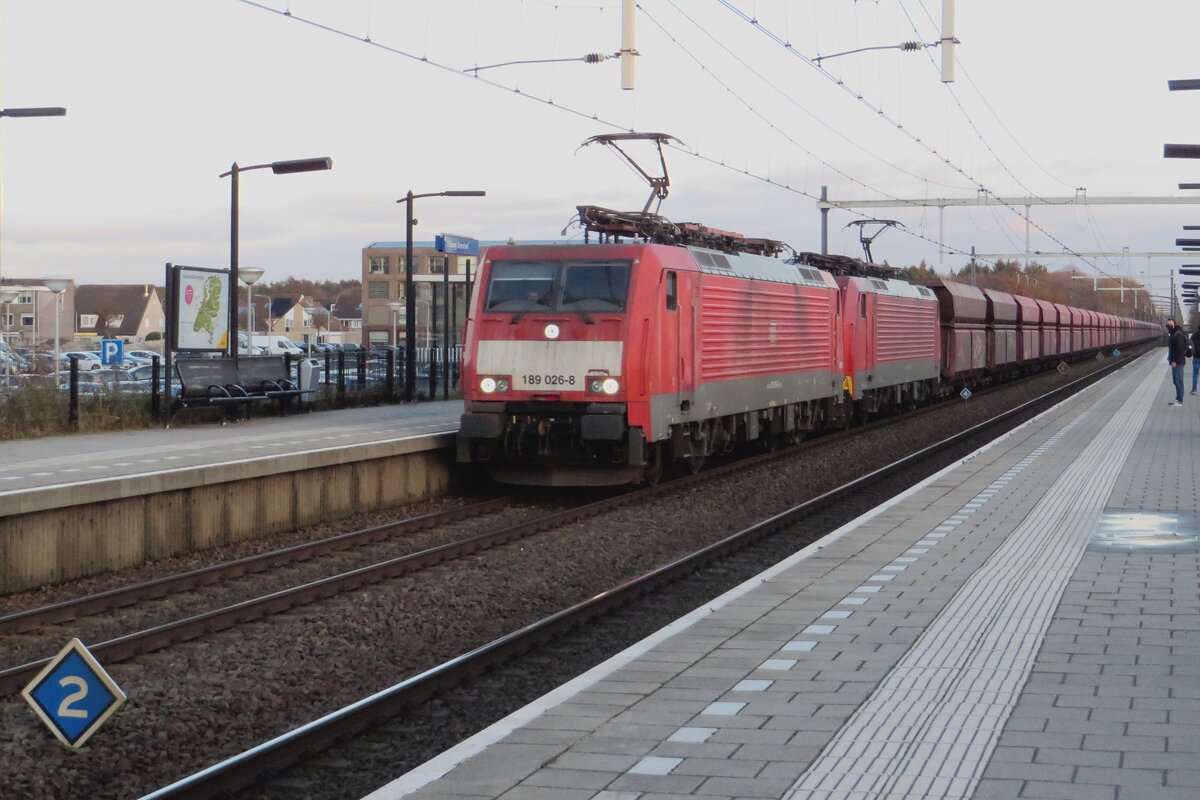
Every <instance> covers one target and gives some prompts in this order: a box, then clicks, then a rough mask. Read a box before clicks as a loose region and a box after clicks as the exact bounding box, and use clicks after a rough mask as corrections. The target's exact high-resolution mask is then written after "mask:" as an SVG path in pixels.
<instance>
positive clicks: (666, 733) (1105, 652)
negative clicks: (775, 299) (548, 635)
mask: <svg viewBox="0 0 1200 800" xmlns="http://www.w3.org/2000/svg"><path fill="white" fill-rule="evenodd" d="M1172 396H1173V393H1172V390H1171V389H1170V379H1169V374H1168V369H1167V366H1166V364H1165V362H1164V359H1163V353H1162V351H1161V350H1157V351H1154V352H1152V353H1150V354H1148V355H1147V356H1145V357H1143V358H1141V359H1139V360H1136V361H1134V362H1131V363H1130V364H1129V365H1128V366H1126V367H1125V368H1123V369H1121V370H1119V371H1118V372H1116V373H1114V374H1112V375H1110V376H1108V377H1106V378H1104V379H1103V380H1101V381H1099V382H1097V383H1096V384H1095V385H1093V386H1092V387H1090V388H1088V389H1086V390H1085V391H1083V392H1081V393H1079V394H1077V395H1075V396H1074V397H1072V398H1070V399H1068V400H1066V401H1064V402H1062V403H1061V404H1059V405H1057V406H1055V407H1054V408H1052V409H1050V410H1049V411H1047V412H1045V413H1043V414H1042V415H1040V416H1039V417H1037V418H1035V419H1034V420H1031V421H1030V422H1028V423H1026V424H1025V425H1023V426H1021V427H1020V428H1018V429H1017V430H1015V431H1012V432H1010V433H1008V434H1006V435H1005V436H1002V437H1000V438H999V439H997V440H995V441H994V442H992V443H991V444H989V445H988V446H986V447H984V448H982V449H980V450H978V451H976V452H975V453H973V454H971V455H970V456H968V457H966V458H964V459H963V460H961V461H960V462H958V463H956V464H953V465H951V466H949V467H947V468H946V469H944V470H942V471H941V472H939V473H938V474H936V475H933V476H931V477H930V478H929V479H927V480H925V481H923V482H921V483H920V484H918V485H916V486H914V487H912V488H911V489H909V490H908V491H906V492H904V493H902V494H901V495H898V496H897V497H895V498H893V499H891V500H889V501H888V502H886V503H884V504H883V505H881V506H879V507H877V508H875V509H873V510H872V511H870V512H869V513H867V514H864V515H862V516H861V517H859V518H858V519H856V520H854V521H853V522H851V523H849V524H847V525H845V526H843V527H842V528H841V529H839V530H838V531H836V532H834V533H833V534H831V535H830V536H828V537H826V538H825V539H823V540H822V541H820V542H818V543H816V544H814V545H812V546H810V547H808V548H805V549H804V550H802V551H800V552H798V553H796V554H795V555H794V556H792V557H791V558H789V559H787V560H786V561H784V562H782V563H780V564H778V565H776V566H775V567H773V568H771V569H770V570H768V571H767V572H765V573H763V574H761V575H759V576H757V577H756V578H754V579H753V580H751V581H748V582H746V583H745V584H743V585H742V586H740V587H738V588H736V589H734V590H732V591H730V592H728V593H727V594H725V595H723V596H722V597H720V598H718V599H717V600H715V601H712V602H709V603H706V604H705V605H704V606H703V607H702V608H699V609H697V610H696V611H694V612H693V613H692V614H690V615H688V616H687V617H684V618H682V619H680V620H678V621H676V622H675V623H673V624H672V625H670V626H669V627H667V628H665V629H663V630H662V631H659V632H658V633H656V634H655V635H653V636H651V637H649V638H647V639H646V640H644V641H642V642H641V643H639V644H638V645H636V646H634V647H632V648H630V649H628V650H626V651H624V652H622V653H621V654H619V655H617V656H615V657H613V658H612V659H610V660H609V661H607V662H606V663H604V664H602V665H600V666H598V667H596V668H595V669H593V670H591V671H590V672H588V673H586V674H584V675H582V676H580V677H579V678H577V679H575V680H573V681H571V682H570V683H568V684H566V685H564V686H562V687H561V688H559V689H557V690H555V691H553V692H551V693H550V694H548V695H546V696H545V697H543V698H541V699H540V700H538V701H537V702H535V703H533V704H531V705H529V706H527V707H525V708H523V709H521V710H519V711H517V712H515V713H514V714H512V715H510V716H509V717H508V718H506V719H504V720H502V721H501V722H499V723H497V724H496V725H494V726H492V727H490V728H488V729H487V730H485V731H483V732H481V733H479V734H478V735H476V736H474V737H472V738H471V739H469V740H467V741H465V742H463V743H462V744H461V745H459V746H457V747H455V748H453V749H451V750H450V751H448V752H446V753H444V754H442V755H441V756H439V757H437V758H435V759H433V760H431V761H429V762H427V763H426V764H424V765H422V766H421V767H419V768H417V769H415V770H413V771H412V772H410V773H408V774H407V775H404V776H402V777H400V778H398V779H397V780H396V781H394V782H392V783H391V784H388V785H387V786H384V787H382V788H380V789H378V790H377V791H375V792H374V793H372V794H371V795H369V800H397V798H420V799H421V800H482V799H483V798H489V799H490V798H500V799H501V800H575V799H576V798H578V799H579V800H584V799H586V800H670V799H675V800H678V799H679V798H685V797H687V798H692V797H703V798H708V800H735V799H736V800H742V799H743V798H787V799H788V800H793V799H794V800H867V799H868V798H914V799H915V798H964V799H965V798H976V799H977V800H983V799H984V798H988V799H990V800H998V799H999V798H1046V799H1049V798H1057V799H1061V798H1086V800H1131V798H1145V800H1172V799H1173V798H1180V799H1182V798H1188V800H1195V798H1197V797H1200V766H1198V765H1200V596H1198V592H1197V586H1198V578H1200V554H1198V551H1200V536H1198V533H1200V532H1198V528H1197V510H1198V508H1200V507H1198V505H1197V480H1196V475H1197V474H1198V470H1200V400H1198V398H1197V397H1188V398H1187V399H1186V401H1185V405H1184V406H1183V407H1182V408H1179V407H1169V406H1168V405H1167V401H1168V399H1171V398H1172Z"/></svg>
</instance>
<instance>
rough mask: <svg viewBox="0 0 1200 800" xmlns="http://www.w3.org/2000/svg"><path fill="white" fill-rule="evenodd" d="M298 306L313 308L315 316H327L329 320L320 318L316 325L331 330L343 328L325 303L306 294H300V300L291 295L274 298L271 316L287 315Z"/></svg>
mask: <svg viewBox="0 0 1200 800" xmlns="http://www.w3.org/2000/svg"><path fill="white" fill-rule="evenodd" d="M296 306H300V307H301V308H304V309H308V310H311V311H312V312H313V314H314V316H320V317H322V318H327V320H318V321H317V322H318V324H317V325H316V327H318V328H325V329H326V330H330V331H340V330H341V329H342V326H341V323H339V322H338V321H337V318H336V317H334V316H333V314H332V313H331V312H330V310H329V309H328V308H326V307H325V304H324V303H320V302H318V301H316V300H313V299H312V298H311V297H308V296H306V295H300V299H299V300H297V299H294V298H291V297H277V298H273V299H272V300H271V316H272V317H274V318H279V317H282V316H285V315H286V314H287V313H288V312H290V311H291V310H292V309H293V308H295V307H296Z"/></svg>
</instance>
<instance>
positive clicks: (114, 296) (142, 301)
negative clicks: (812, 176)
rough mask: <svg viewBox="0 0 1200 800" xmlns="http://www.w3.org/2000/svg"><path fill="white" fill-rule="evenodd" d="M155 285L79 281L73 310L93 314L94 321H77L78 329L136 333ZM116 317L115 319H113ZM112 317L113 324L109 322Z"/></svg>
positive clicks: (80, 315) (78, 313) (125, 333)
mask: <svg viewBox="0 0 1200 800" xmlns="http://www.w3.org/2000/svg"><path fill="white" fill-rule="evenodd" d="M154 290H155V287H153V286H151V285H149V284H144V283H138V284H129V285H107V284H83V285H80V286H78V287H76V289H75V313H76V315H78V318H82V316H83V315H88V314H91V315H95V316H96V323H95V324H94V325H83V324H78V326H77V328H76V330H78V331H79V332H80V333H90V332H95V333H101V332H103V333H106V334H108V335H109V336H136V335H137V332H138V327H139V326H140V325H141V323H142V318H143V317H145V316H146V309H147V306H148V305H149V304H150V300H151V297H157V294H156V293H155V291H154ZM118 318H119V320H120V321H119V322H116V321H117V319H118ZM110 320H112V321H114V322H115V323H116V324H114V325H112V326H110V325H109V324H108V323H109V321H110Z"/></svg>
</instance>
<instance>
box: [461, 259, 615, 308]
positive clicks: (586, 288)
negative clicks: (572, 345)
mask: <svg viewBox="0 0 1200 800" xmlns="http://www.w3.org/2000/svg"><path fill="white" fill-rule="evenodd" d="M629 269H630V262H628V261H495V262H493V263H492V271H491V278H490V279H489V282H488V293H487V305H486V306H485V308H486V309H487V310H488V311H541V310H545V309H558V310H561V311H577V312H581V313H586V312H588V311H624V310H625V298H626V296H627V295H628V293H629Z"/></svg>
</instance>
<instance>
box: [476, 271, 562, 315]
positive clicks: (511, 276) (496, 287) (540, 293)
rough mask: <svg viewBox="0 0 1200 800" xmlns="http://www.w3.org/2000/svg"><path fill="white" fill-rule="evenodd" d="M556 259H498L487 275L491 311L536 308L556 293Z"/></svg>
mask: <svg viewBox="0 0 1200 800" xmlns="http://www.w3.org/2000/svg"><path fill="white" fill-rule="evenodd" d="M556 271H557V269H556V265H555V263H554V262H553V261H496V262H493V263H492V273H491V277H490V278H489V279H488V294H487V305H486V306H485V308H486V309H487V310H488V311H537V310H539V309H543V308H549V307H550V301H551V298H552V297H553V296H554V274H555V272H556Z"/></svg>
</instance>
